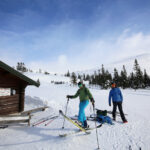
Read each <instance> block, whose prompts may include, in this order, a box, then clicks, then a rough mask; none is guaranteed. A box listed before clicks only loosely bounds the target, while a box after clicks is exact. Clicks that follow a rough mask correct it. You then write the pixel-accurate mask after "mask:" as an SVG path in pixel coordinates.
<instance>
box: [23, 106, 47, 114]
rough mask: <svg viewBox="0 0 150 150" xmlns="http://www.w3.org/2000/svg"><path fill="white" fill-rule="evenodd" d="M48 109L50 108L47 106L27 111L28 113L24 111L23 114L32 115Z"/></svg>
mask: <svg viewBox="0 0 150 150" xmlns="http://www.w3.org/2000/svg"><path fill="white" fill-rule="evenodd" d="M46 108H49V107H48V106H45V107H39V108H35V109H31V110H27V111H23V112H22V113H21V114H31V113H35V112H38V111H44V110H45V109H46Z"/></svg>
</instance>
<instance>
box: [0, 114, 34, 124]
mask: <svg viewBox="0 0 150 150" xmlns="http://www.w3.org/2000/svg"><path fill="white" fill-rule="evenodd" d="M30 120H31V115H29V116H7V117H4V116H3V117H0V124H9V123H24V122H26V123H28V125H29V126H30Z"/></svg>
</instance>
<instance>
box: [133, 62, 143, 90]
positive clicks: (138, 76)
mask: <svg viewBox="0 0 150 150" xmlns="http://www.w3.org/2000/svg"><path fill="white" fill-rule="evenodd" d="M134 71H135V87H136V88H142V87H144V84H143V72H142V71H141V69H140V66H139V64H138V61H137V59H135V62H134Z"/></svg>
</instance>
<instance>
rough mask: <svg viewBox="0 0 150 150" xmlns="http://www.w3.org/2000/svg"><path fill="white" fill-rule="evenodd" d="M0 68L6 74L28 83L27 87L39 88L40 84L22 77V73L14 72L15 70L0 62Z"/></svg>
mask: <svg viewBox="0 0 150 150" xmlns="http://www.w3.org/2000/svg"><path fill="white" fill-rule="evenodd" d="M0 68H2V69H3V70H6V71H7V72H9V73H11V74H13V75H15V76H17V77H18V78H20V79H21V80H23V81H26V82H27V83H28V85H35V86H36V87H39V86H40V84H39V83H38V82H36V81H34V80H32V79H30V78H29V77H27V76H25V75H23V74H22V73H20V72H18V71H16V70H15V69H13V68H12V67H10V66H8V65H7V64H5V63H4V62H2V61H0Z"/></svg>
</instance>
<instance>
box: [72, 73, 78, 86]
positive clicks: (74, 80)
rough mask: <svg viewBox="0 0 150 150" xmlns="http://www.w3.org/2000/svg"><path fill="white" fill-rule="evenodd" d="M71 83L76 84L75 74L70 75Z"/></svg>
mask: <svg viewBox="0 0 150 150" xmlns="http://www.w3.org/2000/svg"><path fill="white" fill-rule="evenodd" d="M71 82H72V83H73V84H77V76H76V74H75V73H74V72H73V73H72V75H71Z"/></svg>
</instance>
